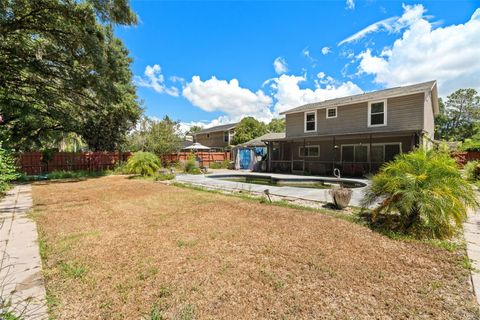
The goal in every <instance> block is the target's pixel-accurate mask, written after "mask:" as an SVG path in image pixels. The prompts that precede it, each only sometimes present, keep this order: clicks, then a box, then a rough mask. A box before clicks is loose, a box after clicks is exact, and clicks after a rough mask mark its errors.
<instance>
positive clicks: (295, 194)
mask: <svg viewBox="0 0 480 320" xmlns="http://www.w3.org/2000/svg"><path fill="white" fill-rule="evenodd" d="M226 174H228V175H232V176H234V175H240V176H244V175H257V176H258V175H265V176H271V177H274V178H279V179H301V178H308V179H318V180H327V181H328V180H335V178H333V177H319V176H308V177H307V176H300V175H293V174H278V173H262V172H250V171H241V170H239V171H233V170H215V171H214V172H213V173H211V174H206V175H203V174H202V175H189V174H179V175H177V176H176V178H175V180H176V181H178V182H181V183H186V184H190V185H194V186H200V187H204V188H208V189H217V190H224V191H236V192H239V191H244V192H250V193H255V194H263V193H264V191H265V190H266V189H268V190H269V192H270V194H271V195H274V196H278V197H282V198H286V199H299V200H307V201H316V202H324V203H328V202H332V197H331V196H330V194H329V189H315V188H300V187H288V186H284V187H277V186H267V185H259V184H252V183H244V182H234V181H226V180H220V179H215V178H209V176H211V175H212V176H214V175H226ZM346 180H349V181H355V182H359V183H363V184H367V185H368V184H369V181H368V180H367V179H350V178H346ZM365 188H366V187H359V188H353V189H352V190H353V194H352V200H351V201H350V205H351V206H357V207H360V206H361V205H360V203H361V200H362V198H363V194H364V192H365Z"/></svg>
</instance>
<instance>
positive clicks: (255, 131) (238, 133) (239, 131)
mask: <svg viewBox="0 0 480 320" xmlns="http://www.w3.org/2000/svg"><path fill="white" fill-rule="evenodd" d="M265 133H267V127H266V125H265V123H263V122H261V121H258V120H257V119H255V118H254V117H245V118H243V119H242V120H241V121H240V122H239V123H238V124H237V126H236V127H235V135H234V136H233V138H232V144H233V145H236V144H240V143H244V142H247V141H250V140H252V139H255V138H257V137H260V136H261V135H264V134H265Z"/></svg>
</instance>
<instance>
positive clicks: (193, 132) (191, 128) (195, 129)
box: [187, 125, 203, 135]
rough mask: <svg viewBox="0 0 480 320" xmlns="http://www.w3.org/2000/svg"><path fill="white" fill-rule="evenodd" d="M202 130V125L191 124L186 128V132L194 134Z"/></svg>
mask: <svg viewBox="0 0 480 320" xmlns="http://www.w3.org/2000/svg"><path fill="white" fill-rule="evenodd" d="M202 130H203V127H202V126H197V125H195V126H191V127H190V129H189V130H188V132H187V134H192V135H193V134H195V133H198V132H200V131H202Z"/></svg>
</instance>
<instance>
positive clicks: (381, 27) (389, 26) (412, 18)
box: [338, 4, 425, 46]
mask: <svg viewBox="0 0 480 320" xmlns="http://www.w3.org/2000/svg"><path fill="white" fill-rule="evenodd" d="M403 9H404V13H403V15H402V16H401V17H400V18H398V17H391V18H387V19H384V20H381V21H378V22H375V23H373V24H371V25H369V26H368V27H366V28H364V29H362V30H360V31H358V32H357V33H355V34H353V35H351V36H350V37H348V38H346V39H343V40H342V41H340V42H339V43H338V46H341V45H343V44H346V43H350V42H355V41H358V40H360V39H362V38H363V37H365V36H366V35H367V34H369V33H374V32H379V31H387V32H389V33H394V32H399V31H401V30H402V29H405V28H408V27H409V26H411V25H412V24H414V23H415V22H417V21H418V20H420V19H421V18H422V17H423V14H424V13H425V8H424V7H423V5H421V4H418V5H414V6H410V5H403Z"/></svg>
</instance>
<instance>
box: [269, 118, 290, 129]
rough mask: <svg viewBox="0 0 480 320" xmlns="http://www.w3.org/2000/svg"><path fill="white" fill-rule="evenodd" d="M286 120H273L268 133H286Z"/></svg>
mask: <svg viewBox="0 0 480 320" xmlns="http://www.w3.org/2000/svg"><path fill="white" fill-rule="evenodd" d="M285 122H286V121H285V118H280V119H272V121H270V123H269V124H267V131H268V132H285Z"/></svg>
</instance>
